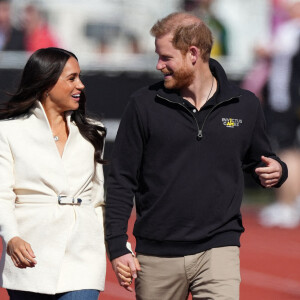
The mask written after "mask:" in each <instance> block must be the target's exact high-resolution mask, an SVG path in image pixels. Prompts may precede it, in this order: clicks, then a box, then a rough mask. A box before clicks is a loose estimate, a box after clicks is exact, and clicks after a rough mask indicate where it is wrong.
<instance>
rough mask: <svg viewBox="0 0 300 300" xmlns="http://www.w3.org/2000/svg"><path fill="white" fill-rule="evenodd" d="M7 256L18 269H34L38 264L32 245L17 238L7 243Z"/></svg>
mask: <svg viewBox="0 0 300 300" xmlns="http://www.w3.org/2000/svg"><path fill="white" fill-rule="evenodd" d="M7 254H8V255H9V256H10V257H11V260H12V261H13V263H14V265H15V266H16V267H17V268H20V269H25V268H27V267H29V268H33V267H34V266H35V264H36V263H37V262H36V260H35V255H34V252H33V251H32V249H31V246H30V244H28V243H27V242H25V241H24V240H22V239H21V238H20V237H18V236H15V237H13V238H12V239H10V240H9V242H8V243H7Z"/></svg>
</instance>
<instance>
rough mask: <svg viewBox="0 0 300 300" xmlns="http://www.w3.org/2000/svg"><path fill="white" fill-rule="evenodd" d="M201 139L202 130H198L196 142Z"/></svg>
mask: <svg viewBox="0 0 300 300" xmlns="http://www.w3.org/2000/svg"><path fill="white" fill-rule="evenodd" d="M202 137H203V134H202V130H201V129H199V130H198V135H197V140H198V141H200V140H201V139H202Z"/></svg>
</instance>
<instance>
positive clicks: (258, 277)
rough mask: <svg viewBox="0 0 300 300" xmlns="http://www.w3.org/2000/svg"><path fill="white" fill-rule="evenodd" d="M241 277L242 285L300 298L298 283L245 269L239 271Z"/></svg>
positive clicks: (299, 284)
mask: <svg viewBox="0 0 300 300" xmlns="http://www.w3.org/2000/svg"><path fill="white" fill-rule="evenodd" d="M241 276H242V282H243V284H246V285H253V286H257V287H262V288H268V289H271V290H275V291H279V292H283V293H287V294H290V295H296V296H300V281H296V280H292V279H286V278H282V277H277V276H273V275H268V274H264V273H261V272H256V271H251V270H245V269H242V270H241Z"/></svg>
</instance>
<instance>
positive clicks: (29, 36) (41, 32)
mask: <svg viewBox="0 0 300 300" xmlns="http://www.w3.org/2000/svg"><path fill="white" fill-rule="evenodd" d="M23 26H24V30H25V46H26V50H27V51H29V52H34V51H36V50H38V49H40V48H47V47H58V44H57V42H56V40H55V38H54V36H53V34H52V33H51V31H50V29H49V26H48V24H47V22H46V20H45V18H44V16H43V14H42V12H41V11H40V10H39V9H38V8H37V7H36V6H34V5H28V6H26V7H25V9H24V16H23Z"/></svg>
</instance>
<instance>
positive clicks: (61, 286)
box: [0, 101, 106, 294]
mask: <svg viewBox="0 0 300 300" xmlns="http://www.w3.org/2000/svg"><path fill="white" fill-rule="evenodd" d="M70 115H71V113H67V114H66V116H67V124H68V127H69V136H68V140H67V143H66V145H65V149H64V152H63V155H62V157H61V156H60V154H59V152H58V149H57V147H56V145H55V141H54V139H53V135H52V132H51V128H50V125H49V123H48V119H47V117H46V114H45V112H44V110H43V107H42V105H41V104H40V102H39V101H37V103H36V106H35V107H34V108H33V109H32V111H31V114H29V115H28V116H22V117H18V118H15V119H9V120H2V121H0V235H1V236H2V238H3V241H4V245H3V253H2V258H1V264H0V276H1V278H0V284H1V286H2V287H4V288H8V289H15V290H23V291H31V292H36V293H46V294H56V293H62V292H67V291H72V290H80V289H97V290H103V289H104V281H105V272H106V256H105V244H104V234H103V205H104V190H103V170H102V165H100V164H95V162H94V147H93V146H92V145H91V143H89V142H88V141H87V140H85V139H84V138H83V137H82V136H81V134H80V133H79V130H78V128H77V126H76V125H75V124H74V123H73V122H71V121H70ZM59 196H67V198H64V197H62V198H61V199H62V201H64V202H67V201H72V199H73V198H74V199H75V201H77V199H78V198H80V199H81V200H82V203H81V204H80V205H62V204H59V203H58V198H59ZM14 236H19V237H21V238H22V239H24V240H25V241H26V242H28V243H30V244H31V247H32V249H33V251H34V253H35V255H36V260H37V264H36V266H35V267H34V268H26V269H19V268H17V267H15V266H14V264H13V262H12V261H11V258H10V257H9V256H8V255H7V254H6V251H5V250H6V246H7V242H8V241H9V240H10V239H11V238H12V237H14Z"/></svg>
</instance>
